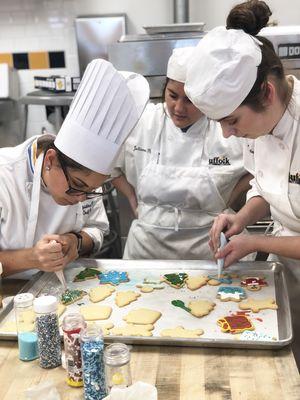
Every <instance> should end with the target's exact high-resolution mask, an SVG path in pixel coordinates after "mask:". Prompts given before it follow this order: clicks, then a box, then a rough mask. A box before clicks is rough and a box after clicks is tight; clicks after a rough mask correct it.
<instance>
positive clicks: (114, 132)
mask: <svg viewBox="0 0 300 400" xmlns="http://www.w3.org/2000/svg"><path fill="white" fill-rule="evenodd" d="M148 99H149V85H148V82H147V80H146V79H145V78H144V77H143V76H141V75H139V74H135V73H133V72H118V71H117V70H116V69H115V68H114V67H113V66H112V64H111V63H109V62H108V61H105V60H101V59H97V60H93V61H92V62H91V63H90V64H89V65H88V66H87V68H86V70H85V73H84V75H83V78H82V81H81V83H80V86H79V88H78V90H77V92H76V95H75V97H74V99H73V102H72V104H71V106H70V110H69V112H68V115H67V117H66V119H65V121H64V123H63V125H62V127H61V129H60V131H59V132H58V134H57V137H56V139H55V142H54V143H55V146H56V147H57V148H58V149H59V150H60V151H61V152H62V153H64V154H65V155H66V156H68V157H70V158H72V160H74V161H76V162H78V163H79V164H81V165H83V166H85V167H87V168H89V169H91V170H92V171H95V172H99V173H102V174H104V175H109V174H110V172H111V170H112V168H113V167H114V161H115V159H116V158H117V156H118V154H119V151H120V149H121V146H122V144H123V142H124V141H125V139H126V138H127V136H128V135H129V133H130V132H131V130H132V129H133V128H134V126H135V124H136V123H137V121H138V120H139V117H140V115H141V113H142V111H143V109H144V107H145V105H146V103H147V101H148Z"/></svg>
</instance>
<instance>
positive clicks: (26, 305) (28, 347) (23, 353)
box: [14, 293, 39, 361]
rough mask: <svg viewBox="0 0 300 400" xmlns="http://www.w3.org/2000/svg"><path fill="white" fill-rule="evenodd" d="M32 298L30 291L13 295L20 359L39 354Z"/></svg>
mask: <svg viewBox="0 0 300 400" xmlns="http://www.w3.org/2000/svg"><path fill="white" fill-rule="evenodd" d="M33 300H34V296H33V294H32V293H21V294H17V295H16V296H15V297H14V309H15V317H16V326H17V333H18V347H19V359H20V360H22V361H31V360H35V359H36V358H38V356H39V354H38V345H37V334H36V332H35V327H34V320H35V315H34V311H33Z"/></svg>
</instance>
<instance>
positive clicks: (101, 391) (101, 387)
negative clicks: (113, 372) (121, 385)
mask: <svg viewBox="0 0 300 400" xmlns="http://www.w3.org/2000/svg"><path fill="white" fill-rule="evenodd" d="M80 340H81V355H82V371H83V382H84V398H85V400H101V399H103V398H104V397H105V396H106V383H105V368H104V342H103V335H102V331H101V329H100V328H99V327H98V326H96V325H91V326H88V327H87V328H85V329H83V330H82V331H81V334H80Z"/></svg>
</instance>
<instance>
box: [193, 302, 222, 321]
mask: <svg viewBox="0 0 300 400" xmlns="http://www.w3.org/2000/svg"><path fill="white" fill-rule="evenodd" d="M188 308H189V309H190V310H191V311H190V313H191V314H192V315H194V317H197V318H199V317H203V316H204V315H207V314H209V313H210V312H211V311H212V310H213V309H214V308H215V303H213V302H212V301H208V300H194V301H190V302H189V305H188Z"/></svg>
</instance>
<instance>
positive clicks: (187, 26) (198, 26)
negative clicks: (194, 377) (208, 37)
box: [143, 22, 205, 35]
mask: <svg viewBox="0 0 300 400" xmlns="http://www.w3.org/2000/svg"><path fill="white" fill-rule="evenodd" d="M204 25H205V23H204V22H196V23H194V22H186V23H183V24H164V25H152V26H143V28H144V29H145V31H146V32H147V33H148V35H155V34H157V33H175V32H203V29H204Z"/></svg>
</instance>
